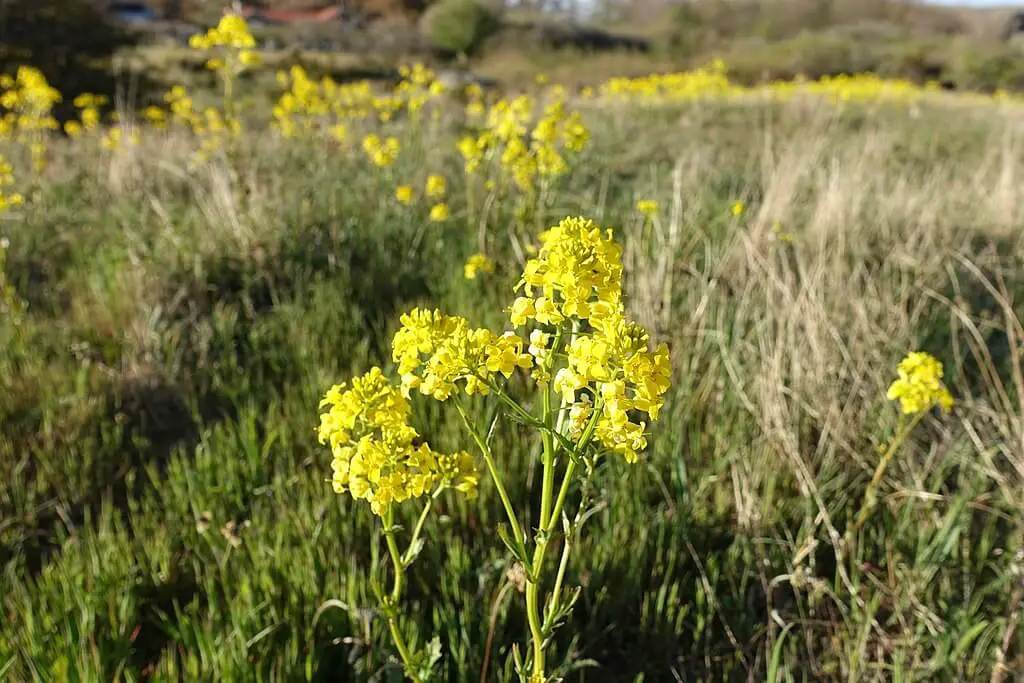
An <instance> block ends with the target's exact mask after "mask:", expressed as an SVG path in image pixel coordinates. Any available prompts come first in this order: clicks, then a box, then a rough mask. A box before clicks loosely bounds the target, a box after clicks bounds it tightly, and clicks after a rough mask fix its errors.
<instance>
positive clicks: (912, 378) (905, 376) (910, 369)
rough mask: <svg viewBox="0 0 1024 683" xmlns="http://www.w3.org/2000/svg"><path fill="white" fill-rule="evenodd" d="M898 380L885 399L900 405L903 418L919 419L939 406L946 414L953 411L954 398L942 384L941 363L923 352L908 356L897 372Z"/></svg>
mask: <svg viewBox="0 0 1024 683" xmlns="http://www.w3.org/2000/svg"><path fill="white" fill-rule="evenodd" d="M896 372H897V374H898V377H897V379H896V381H894V382H893V383H892V384H891V385H890V386H889V390H888V392H886V395H885V397H886V398H887V399H889V400H890V401H899V403H900V411H901V412H902V413H903V414H904V415H917V414H919V413H924V412H927V411H929V410H931V409H932V407H933V406H936V405H938V406H939V407H940V408H942V410H943V412H949V410H950V409H951V408H952V407H953V396H952V395H951V394H950V393H949V390H948V389H946V387H945V385H943V383H942V375H943V369H942V363H941V362H939V361H938V359H936V358H935V357H934V356H932V355H931V354H928V353H924V352H922V351H915V352H912V353H910V354H908V355H907V357H906V358H904V359H903V360H902V361H900V364H899V365H898V366H897V368H896Z"/></svg>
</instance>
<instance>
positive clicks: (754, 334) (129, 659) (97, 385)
mask: <svg viewBox="0 0 1024 683" xmlns="http://www.w3.org/2000/svg"><path fill="white" fill-rule="evenodd" d="M953 102H955V100H949V101H948V103H947V104H941V103H926V104H925V105H922V106H918V107H915V108H913V109H905V108H898V107H889V106H877V107H868V106H850V107H848V108H845V109H836V108H834V107H832V106H831V105H826V104H824V103H817V102H814V101H807V100H802V99H798V100H795V101H793V102H790V103H788V104H784V105H767V104H752V103H742V102H732V103H731V102H728V101H723V102H713V103H702V104H690V105H685V106H679V107H676V108H654V107H646V108H645V107H643V106H640V105H634V106H631V107H625V106H621V107H620V106H610V107H606V108H600V109H598V108H594V109H592V110H590V111H588V112H587V120H588V123H589V124H590V126H591V128H592V132H593V135H594V142H593V144H592V147H591V148H590V149H589V150H588V151H587V152H586V154H585V156H584V158H583V159H582V160H581V162H580V163H579V164H578V166H577V168H576V170H575V171H574V172H573V173H572V175H571V176H570V177H568V178H567V179H565V181H564V182H563V183H562V184H561V186H560V187H559V188H558V191H557V196H556V199H555V201H554V208H553V209H552V210H551V213H550V215H548V216H546V217H544V218H545V220H544V222H546V223H549V224H550V223H553V222H555V221H557V220H558V219H559V218H560V217H561V216H563V215H566V214H582V215H586V216H589V217H592V218H594V219H595V220H597V221H599V222H600V223H601V224H603V225H608V226H612V227H614V228H615V229H616V234H617V235H618V238H619V239H620V240H622V241H623V242H624V244H625V254H624V259H625V262H626V267H627V274H626V278H627V281H628V283H629V284H628V289H629V294H630V297H631V298H630V301H631V304H630V305H631V306H632V308H633V312H634V314H635V315H636V316H637V317H639V318H640V319H641V320H642V321H644V322H645V323H646V324H648V325H649V326H651V327H652V328H653V329H654V330H655V331H656V336H657V337H659V338H662V339H665V340H667V341H669V342H670V344H671V346H672V351H673V367H674V369H675V373H676V376H675V378H674V386H673V389H672V390H671V394H670V396H669V400H668V404H667V406H666V409H665V412H664V417H663V420H662V422H661V423H659V426H658V428H657V430H656V437H655V439H654V440H653V444H652V447H651V449H650V451H649V453H648V454H647V456H646V457H645V458H644V459H643V460H642V461H641V462H640V463H639V464H637V465H635V466H628V465H626V464H625V463H623V462H617V461H609V462H606V463H605V464H604V465H603V466H602V470H601V471H600V472H599V474H598V477H597V479H596V482H597V490H596V491H595V494H596V496H597V500H598V506H599V510H598V512H597V514H595V515H594V517H593V518H592V519H591V520H590V521H589V522H588V524H587V527H586V530H585V533H584V537H583V541H582V543H583V546H582V547H581V548H580V551H579V553H578V554H576V555H574V557H576V558H579V559H578V560H577V561H576V562H575V566H573V567H571V569H570V577H571V581H572V583H574V584H579V585H582V586H583V594H582V598H581V601H580V603H579V604H578V606H577V608H576V611H575V613H574V614H573V617H572V620H571V623H570V625H569V626H568V627H566V628H564V629H562V631H561V632H560V636H559V641H558V642H557V648H556V649H557V660H556V662H558V663H560V664H561V667H562V668H561V672H562V674H563V675H564V676H565V678H566V680H567V681H672V680H683V681H698V680H700V681H714V680H768V681H773V682H774V681H790V680H794V681H795V680H857V681H860V680H864V681H868V680H879V681H882V680H884V681H897V680H899V681H904V680H908V681H909V680H949V681H953V680H956V681H962V680H979V681H982V680H991V681H999V680H1012V679H1013V678H1014V676H1017V675H1020V674H1021V671H1022V670H1024V661H1022V645H1024V640H1022V636H1021V631H1020V630H1019V629H1018V626H1017V622H1018V619H1019V616H1020V612H1021V605H1022V599H1024V583H1022V579H1021V576H1022V570H1024V558H1022V556H1021V553H1020V550H1019V549H1020V548H1021V547H1022V541H1024V539H1022V530H1024V526H1022V524H1021V520H1022V519H1024V517H1022V513H1024V495H1022V493H1021V491H1022V490H1024V488H1022V483H1024V481H1022V480H1024V459H1022V455H1021V454H1022V450H1024V421H1022V409H1021V401H1022V400H1024V398H1022V397H1024V386H1022V384H1024V380H1022V378H1021V372H1022V369H1021V360H1020V352H1019V345H1020V343H1021V340H1022V334H1021V333H1022V330H1021V325H1020V317H1021V312H1022V305H1024V304H1022V301H1024V279H1022V276H1021V272H1020V267H1019V264H1020V258H1021V254H1022V251H1021V249H1022V244H1021V237H1020V225H1021V222H1022V218H1024V216H1022V212H1024V208H1022V207H1024V189H1022V188H1024V185H1022V184H1021V182H1020V179H1021V174H1022V173H1024V165H1022V162H1021V159H1022V157H1021V154H1020V152H1021V144H1022V137H1021V136H1022V134H1024V120H1022V119H1021V118H1020V114H1019V110H1017V109H1016V108H1011V107H1007V108H1000V107H996V106H977V105H973V104H972V105H969V106H967V105H964V106H958V105H955V104H953ZM440 135H442V136H447V135H448V134H447V133H440ZM405 142H406V150H407V151H406V153H404V154H403V156H402V157H401V159H400V161H399V164H398V167H397V168H396V169H395V171H394V174H395V177H396V178H399V179H401V178H418V177H419V176H420V175H422V174H424V173H425V172H426V169H430V170H435V171H436V170H442V171H443V172H445V173H446V175H448V176H449V182H450V185H451V186H452V190H451V192H452V196H453V200H452V209H453V219H452V220H450V221H448V222H447V223H444V224H430V223H428V222H427V220H426V208H425V207H424V208H413V209H407V208H405V207H401V206H399V205H397V204H396V203H395V202H394V201H392V200H391V199H390V198H391V194H392V192H393V187H392V185H390V184H388V183H387V182H385V180H384V179H383V178H382V176H381V175H380V174H377V173H371V172H368V171H367V167H366V164H365V161H364V160H363V158H362V157H361V155H354V154H347V153H344V152H342V151H338V150H335V149H331V148H330V147H328V146H326V145H323V144H321V143H319V142H315V141H309V142H302V141H290V142H285V141H281V140H278V139H276V138H275V137H274V136H270V135H266V136H263V135H261V136H254V137H253V138H252V139H251V140H249V141H247V143H246V144H245V145H243V146H240V147H239V148H237V149H233V150H231V151H230V154H228V155H226V156H224V157H222V158H219V159H218V160H216V161H214V162H212V163H210V164H207V165H204V166H202V167H200V168H199V169H198V170H196V171H193V172H189V171H186V160H187V155H188V152H189V151H190V144H191V143H190V142H189V141H188V140H185V139H182V138H180V137H176V136H174V135H171V136H165V135H156V134H150V133H146V134H144V135H143V139H142V141H141V145H140V147H139V148H129V149H127V150H125V151H123V152H122V153H119V154H115V155H108V154H98V153H96V151H95V150H94V149H91V148H90V147H89V146H88V143H87V142H76V143H60V144H59V145H58V146H57V148H56V149H55V151H54V154H55V156H56V159H55V161H54V163H53V164H52V166H51V168H50V169H49V170H48V171H47V175H46V177H45V178H43V179H41V180H40V181H39V182H38V183H37V188H36V190H35V197H34V200H33V201H32V202H30V203H29V204H28V205H26V207H24V209H22V210H20V211H19V213H17V214H16V215H14V214H12V215H11V216H9V217H8V218H7V219H6V220H7V221H8V226H7V227H4V228H2V232H3V233H6V235H7V236H8V237H9V239H10V242H11V244H10V249H9V254H8V263H7V268H6V271H7V282H8V283H9V284H8V285H6V286H9V287H12V288H13V291H14V292H15V293H16V294H17V296H18V298H20V299H21V300H23V301H24V302H26V304H27V308H26V309H25V311H24V314H23V315H21V316H14V315H6V316H5V317H4V318H3V319H2V320H0V334H2V335H3V342H2V345H0V348H3V349H4V351H3V353H2V354H0V423H2V424H3V429H2V432H0V482H2V483H0V562H2V563H3V584H2V585H3V587H4V588H3V591H2V603H3V612H4V614H5V616H6V619H7V621H6V628H5V629H4V630H3V631H2V632H0V678H2V677H3V676H4V675H6V677H7V678H8V679H9V680H15V681H22V680H25V681H28V680H44V681H45V680H68V681H100V680H103V681H106V680H125V681H131V680H218V681H233V680H287V681H292V680H296V681H298V680H320V681H347V680H352V681H369V680H398V670H397V669H396V667H395V666H394V657H393V652H392V649H391V646H390V644H389V642H388V640H387V636H386V631H385V629H383V628H382V627H381V623H380V621H379V620H377V619H375V613H374V611H373V610H371V609H368V607H369V606H370V605H372V604H374V601H373V596H372V593H371V592H370V588H369V581H368V578H367V573H368V571H370V569H371V566H372V565H373V562H374V557H375V554H373V553H371V551H370V548H371V545H372V543H371V541H372V539H375V538H378V537H377V535H376V534H377V531H376V523H375V520H374V519H373V518H372V516H371V515H370V514H369V511H368V510H367V509H366V508H365V506H362V505H354V504H352V501H351V500H350V499H348V498H346V497H339V496H337V495H335V494H333V493H332V492H331V490H330V486H329V484H327V483H326V482H325V480H326V479H327V478H328V477H329V476H330V475H329V460H330V458H329V454H328V453H327V452H326V451H325V449H323V448H321V447H319V446H318V445H317V444H316V443H315V438H314V433H313V428H314V426H315V424H316V422H317V416H316V405H317V402H318V400H319V397H320V396H321V395H322V393H323V391H324V390H325V389H326V388H327V387H328V386H329V385H331V384H332V383H334V382H336V381H339V380H341V379H345V378H347V377H348V376H350V375H351V374H353V373H355V372H361V371H362V370H364V369H365V368H366V367H368V366H369V365H370V364H371V363H387V362H388V360H389V359H388V357H387V354H388V343H389V340H390V335H391V333H392V332H393V331H394V329H395V328H396V325H397V319H398V316H399V315H400V313H401V312H403V311H404V310H406V309H407V308H410V307H412V306H413V305H417V304H424V305H431V306H433V305H436V306H438V307H440V308H442V309H445V310H448V311H450V312H457V313H460V314H463V315H466V316H468V317H469V318H470V319H471V320H473V321H474V322H476V323H485V322H486V323H490V324H493V325H500V324H501V313H500V309H501V307H502V306H504V305H507V303H509V302H510V288H511V286H512V285H513V284H514V282H515V280H516V278H517V277H518V272H519V269H520V267H521V266H520V264H519V263H517V261H516V258H515V252H514V251H513V250H512V249H511V247H510V245H509V244H508V240H507V239H506V228H507V226H509V225H510V224H511V222H512V221H513V217H512V215H511V213H512V212H511V209H510V208H507V209H506V208H504V207H499V208H498V210H497V213H496V215H495V217H494V218H493V220H492V221H491V223H490V224H489V225H488V229H487V233H486V234H487V235H488V240H489V241H488V243H487V249H488V252H489V253H491V254H492V255H493V256H495V257H496V258H497V260H498V262H499V270H498V273H497V274H496V275H494V276H489V277H485V278H484V279H481V280H465V279H463V278H462V264H463V262H464V261H465V258H466V257H467V256H468V255H469V254H471V253H474V252H475V251H477V249H478V244H477V241H476V230H475V229H469V228H467V227H466V225H465V223H464V222H463V221H464V218H465V206H464V203H463V202H462V201H461V200H460V199H458V197H459V196H460V192H461V189H460V188H461V185H460V181H459V180H458V178H459V177H460V176H459V169H458V166H457V165H456V160H455V159H454V158H453V157H452V156H451V155H449V154H448V153H447V152H446V151H445V150H448V149H451V148H452V144H451V143H452V141H451V140H447V139H444V140H434V139H426V140H420V141H419V142H416V141H415V140H414V139H413V138H412V137H410V138H409V139H407V140H406V141H405ZM648 197H649V198H654V199H657V200H658V201H659V202H660V204H661V207H662V211H661V216H660V218H659V220H658V221H657V223H656V224H655V226H654V228H653V229H644V227H643V224H642V221H641V220H640V219H639V217H638V215H637V214H636V212H635V211H634V209H633V204H634V201H635V200H636V199H637V198H648ZM736 201H741V202H743V204H744V205H745V207H746V209H745V212H744V213H743V215H741V216H739V217H735V216H733V215H732V213H731V211H730V207H731V206H732V205H733V203H734V202H736ZM918 348H920V349H923V350H928V351H930V352H932V353H934V354H936V355H937V356H938V357H939V358H940V359H941V360H942V361H943V362H944V363H945V365H946V368H947V381H948V382H949V384H950V386H951V388H952V390H953V392H954V394H955V396H956V398H957V407H956V409H955V411H954V413H953V414H952V415H949V416H945V417H940V416H934V417H930V418H928V419H927V420H926V421H925V422H924V424H923V425H922V426H921V427H920V428H919V429H918V430H917V431H916V432H915V433H914V435H913V437H912V439H911V443H910V444H909V447H908V449H907V450H905V451H904V452H902V453H901V454H900V455H899V456H898V457H897V459H896V460H895V461H894V463H893V464H892V465H891V466H890V468H889V469H888V471H887V474H886V476H885V478H884V479H883V482H882V489H881V495H880V504H879V506H878V508H877V509H876V511H875V512H874V514H873V516H872V517H870V518H869V520H868V522H867V523H866V524H865V526H864V528H863V529H862V530H861V531H860V532H859V535H858V536H857V538H856V539H855V540H854V541H852V542H847V541H844V540H843V533H844V531H845V529H846V528H847V527H848V525H849V524H850V523H851V521H852V516H854V515H856V513H857V510H858V509H859V505H860V501H861V499H862V497H863V492H864V489H865V486H866V484H867V482H868V480H869V479H870V477H871V474H872V472H873V470H874V466H875V464H876V462H877V458H878V457H879V451H880V449H883V448H884V445H885V442H886V439H887V438H888V437H889V436H891V435H892V432H893V430H894V429H895V426H896V414H895V409H894V406H893V405H892V404H890V403H888V402H886V401H885V398H884V395H885V389H886V386H887V384H888V382H889V381H891V379H892V377H893V376H894V371H895V370H894V369H895V364H896V362H897V361H898V360H899V359H900V358H901V357H902V356H903V355H904V354H905V353H906V352H907V351H909V350H912V349H918ZM476 408H477V409H480V410H484V406H483V405H479V406H476ZM415 423H416V424H417V425H418V426H419V427H421V430H422V431H423V432H424V433H425V435H427V436H428V437H429V438H430V440H431V441H432V442H434V443H437V444H438V447H439V448H442V449H447V450H453V449H455V448H457V447H465V446H466V445H467V444H466V443H465V438H464V436H463V435H462V433H460V431H459V429H458V425H457V424H456V422H455V421H453V419H452V415H450V414H448V413H447V412H445V411H441V410H438V409H437V407H436V406H431V405H426V404H424V403H417V405H416V415H415ZM496 444H497V447H496V448H495V451H496V453H498V454H500V456H501V466H502V467H503V468H504V469H505V470H506V471H507V472H508V473H509V475H510V476H509V479H508V480H509V481H512V482H516V484H515V485H513V487H512V488H511V490H510V495H511V496H512V497H513V498H514V499H515V500H516V501H520V502H522V501H531V500H532V501H534V502H536V501H535V499H536V497H537V491H538V489H539V484H540V482H539V481H538V480H537V479H538V478H537V476H536V475H535V467H534V464H535V460H534V458H533V457H532V454H533V453H534V452H535V449H536V446H537V444H535V443H532V442H529V441H524V440H523V439H522V438H521V434H520V433H519V432H518V431H517V429H516V428H515V427H514V426H508V427H505V428H503V430H502V431H500V432H499V434H498V435H497V436H496ZM499 506H500V503H499V502H498V500H497V496H496V495H494V492H493V490H492V489H491V488H490V487H489V485H483V487H482V491H481V497H480V500H479V501H478V502H476V503H472V504H470V503H466V502H465V501H463V500H461V499H458V498H455V497H450V498H444V499H442V506H441V507H442V512H443V514H441V515H439V516H436V517H433V518H431V519H430V521H429V522H428V526H427V531H426V537H427V539H428V543H427V545H426V548H425V550H424V552H423V554H422V555H421V556H420V558H419V559H418V560H417V562H416V564H415V565H413V567H412V570H411V571H412V575H411V581H410V586H409V591H408V598H407V600H406V603H405V605H404V611H405V613H406V614H408V615H410V618H409V624H408V631H409V633H410V634H412V635H413V637H414V638H418V639H420V641H421V642H422V640H423V639H429V638H430V637H431V636H432V635H434V634H436V635H438V636H440V638H441V643H442V646H443V659H442V662H443V667H442V674H441V678H442V679H444V680H449V681H469V680H478V679H480V677H481V667H482V666H483V664H484V661H485V660H486V661H488V666H489V669H488V671H489V673H488V680H509V679H510V677H511V671H510V669H509V666H508V665H507V664H506V658H507V656H508V654H509V645H510V644H511V643H513V642H517V641H521V640H522V639H523V638H524V636H525V633H526V625H525V618H524V615H523V614H522V613H521V611H520V609H519V606H518V601H517V600H514V599H512V594H513V593H514V592H515V587H514V585H515V584H514V581H513V579H512V578H510V575H509V569H510V558H509V556H508V555H507V553H505V552H503V548H502V545H501V543H500V541H499V540H498V539H497V538H495V537H494V536H493V535H492V534H490V533H488V532H487V531H486V530H488V529H491V528H493V525H494V523H495V522H496V521H498V520H499V519H500V514H501V511H500V507H499ZM405 521H406V523H408V522H409V521H410V520H405ZM507 585H511V586H512V587H511V588H508V589H505V586H507ZM492 624H493V629H494V634H493V643H494V645H493V647H492V649H491V651H490V652H487V651H485V646H484V644H485V642H487V634H488V631H489V629H490V628H491V627H492Z"/></svg>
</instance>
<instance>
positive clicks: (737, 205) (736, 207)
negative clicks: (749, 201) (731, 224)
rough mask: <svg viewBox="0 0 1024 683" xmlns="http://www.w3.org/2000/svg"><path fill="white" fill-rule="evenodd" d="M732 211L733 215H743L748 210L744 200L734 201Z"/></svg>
mask: <svg viewBox="0 0 1024 683" xmlns="http://www.w3.org/2000/svg"><path fill="white" fill-rule="evenodd" d="M730 211H731V212H732V215H733V216H742V215H743V212H744V211H746V207H745V206H743V202H733V205H732V208H731V209H730Z"/></svg>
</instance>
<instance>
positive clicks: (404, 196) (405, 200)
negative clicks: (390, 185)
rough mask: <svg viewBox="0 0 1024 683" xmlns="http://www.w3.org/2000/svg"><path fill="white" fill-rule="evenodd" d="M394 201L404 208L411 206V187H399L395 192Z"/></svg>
mask: <svg viewBox="0 0 1024 683" xmlns="http://www.w3.org/2000/svg"><path fill="white" fill-rule="evenodd" d="M395 199H397V200H398V201H399V202H400V203H402V204H405V205H406V206H408V205H409V204H411V203H412V200H413V189H412V185H399V186H398V189H396V190H395Z"/></svg>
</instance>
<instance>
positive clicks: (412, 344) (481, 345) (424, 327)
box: [391, 308, 533, 401]
mask: <svg viewBox="0 0 1024 683" xmlns="http://www.w3.org/2000/svg"><path fill="white" fill-rule="evenodd" d="M401 320H402V327H401V329H399V330H398V332H397V333H395V337H394V339H393V340H392V342H391V350H392V356H393V359H394V361H395V362H396V363H398V372H399V373H400V374H401V376H402V391H403V392H404V393H405V394H406V395H409V393H410V392H411V391H413V390H418V391H419V392H420V393H421V394H423V395H424V396H432V397H433V398H435V399H437V400H438V401H444V400H446V399H448V397H449V396H451V394H452V392H453V391H457V390H458V385H459V384H461V385H462V387H463V388H464V390H465V392H466V394H467V395H470V396H472V395H474V394H480V395H486V394H488V393H490V385H491V383H492V382H493V381H494V376H495V375H496V374H497V373H501V374H502V375H504V376H505V377H506V378H508V377H511V376H512V373H513V372H515V370H516V368H529V367H530V366H531V365H532V363H533V358H532V357H531V356H530V355H529V354H528V353H526V352H525V351H524V348H523V346H524V345H523V340H522V339H520V338H519V337H517V336H516V335H515V334H513V333H511V332H508V333H505V334H503V335H497V334H495V333H493V332H491V331H490V330H488V329H485V328H472V327H470V325H469V321H467V320H466V319H465V318H462V317H459V316H453V315H445V314H443V313H441V311H436V310H435V311H428V310H424V309H419V308H416V309H413V310H412V311H411V312H409V313H406V314H405V315H403V316H402V319H401Z"/></svg>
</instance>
